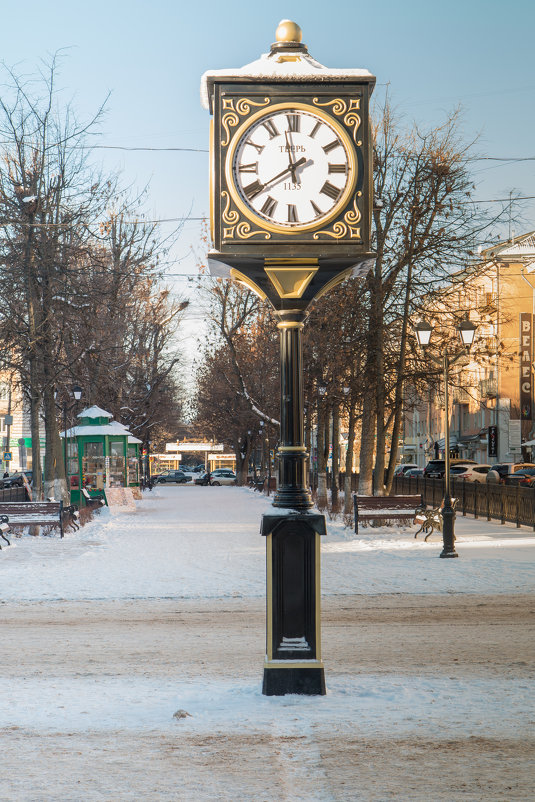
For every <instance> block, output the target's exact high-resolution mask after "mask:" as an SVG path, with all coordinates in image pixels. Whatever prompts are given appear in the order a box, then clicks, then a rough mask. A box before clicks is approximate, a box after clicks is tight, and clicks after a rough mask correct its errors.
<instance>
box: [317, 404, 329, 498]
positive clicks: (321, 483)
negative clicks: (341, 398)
mask: <svg viewBox="0 0 535 802" xmlns="http://www.w3.org/2000/svg"><path fill="white" fill-rule="evenodd" d="M326 417H327V411H326V405H325V399H320V400H319V402H318V440H317V452H318V501H317V505H318V509H320V510H322V509H325V508H326V507H327V460H326V459H325V419H326Z"/></svg>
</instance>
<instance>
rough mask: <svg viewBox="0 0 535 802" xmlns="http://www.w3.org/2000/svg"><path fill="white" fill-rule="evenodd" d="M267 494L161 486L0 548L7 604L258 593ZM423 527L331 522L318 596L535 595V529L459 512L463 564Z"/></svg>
mask: <svg viewBox="0 0 535 802" xmlns="http://www.w3.org/2000/svg"><path fill="white" fill-rule="evenodd" d="M269 510H273V508H272V507H271V504H270V500H269V499H268V498H267V497H265V496H263V495H261V494H259V493H254V492H251V491H250V490H249V489H245V488H237V487H195V486H187V485H185V486H173V487H165V486H161V487H158V488H156V489H154V490H153V491H152V493H145V495H144V499H143V501H142V502H139V503H138V509H137V511H136V513H126V512H115V513H114V512H111V511H110V510H108V509H104V510H102V512H101V513H100V514H99V515H98V516H97V517H96V518H95V520H94V521H93V522H92V523H90V524H89V525H87V526H85V527H83V528H82V529H81V530H80V531H79V532H77V533H68V534H67V535H66V537H65V538H64V539H63V540H60V539H59V538H58V537H40V538H33V537H29V536H25V537H23V538H21V539H17V538H11V543H12V545H11V547H9V548H8V547H6V548H5V549H3V550H2V552H1V553H0V577H1V588H2V592H1V596H2V599H3V600H4V601H36V600H45V599H49V600H52V599H152V598H176V599H188V598H219V597H231V596H247V597H261V596H263V595H264V593H265V543H264V538H262V537H261V536H260V534H259V525H260V517H261V515H262V513H263V512H267V511H269ZM415 531H416V527H414V526H413V527H407V528H404V529H403V528H402V529H399V528H396V527H385V528H372V527H367V528H362V527H361V530H360V533H359V535H358V536H355V535H354V534H353V532H352V531H351V530H350V529H346V528H345V527H344V525H343V523H342V522H341V521H340V520H339V521H328V536H327V537H326V538H325V539H324V541H323V542H322V592H323V594H324V595H326V596H329V595H333V594H353V593H357V594H377V593H515V592H517V593H518V592H530V591H532V590H534V589H535V588H534V579H535V573H534V559H535V535H534V533H533V532H532V531H531V530H529V529H528V528H527V527H522V528H521V529H516V528H515V527H514V526H511V525H506V526H501V525H500V524H499V523H496V522H492V523H488V522H487V521H481V520H477V521H476V520H473V519H472V518H463V517H462V516H459V517H458V518H457V520H456V535H457V542H456V548H457V551H458V553H459V555H460V557H459V559H457V560H440V559H437V558H438V555H439V553H440V551H441V550H442V539H441V536H440V535H437V534H435V535H433V536H432V538H430V540H429V541H428V542H427V543H424V542H423V539H419V540H415V539H414V532H415Z"/></svg>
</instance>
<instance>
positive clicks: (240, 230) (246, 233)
mask: <svg viewBox="0 0 535 802" xmlns="http://www.w3.org/2000/svg"><path fill="white" fill-rule="evenodd" d="M236 234H237V235H238V237H239V238H240V239H250V238H251V237H257V236H258V237H264V239H271V234H270V233H269V232H267V231H259V230H258V229H253V230H252V231H251V226H250V225H249V223H240V224H239V225H238V226H237V227H236Z"/></svg>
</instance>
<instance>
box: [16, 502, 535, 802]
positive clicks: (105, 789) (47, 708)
mask: <svg viewBox="0 0 535 802" xmlns="http://www.w3.org/2000/svg"><path fill="white" fill-rule="evenodd" d="M268 505H269V501H268V500H267V499H264V498H263V497H262V496H260V495H259V494H256V493H252V492H250V491H248V490H244V489H240V488H195V487H176V488H175V487H169V488H160V489H158V490H156V491H154V492H153V494H151V495H148V497H147V498H146V500H144V501H143V502H141V503H140V504H139V505H138V510H137V512H136V513H133V514H127V513H122V514H115V515H111V514H110V513H109V512H107V511H106V512H105V513H104V515H103V516H101V517H100V518H97V519H95V521H94V522H93V523H91V524H90V525H88V526H87V527H85V528H84V529H82V530H81V531H80V532H77V533H73V534H69V535H68V536H67V537H66V538H65V539H64V540H60V539H59V538H57V537H51V538H43V537H41V538H32V537H23V538H20V539H13V541H12V542H13V546H12V547H10V548H6V549H4V550H2V552H0V582H1V590H2V593H1V595H2V598H3V600H4V601H3V603H2V604H1V605H0V644H1V647H0V648H1V657H2V690H1V691H0V750H1V752H0V753H1V755H2V764H3V771H2V772H0V799H1V800H2V802H3V801H4V800H6V802H34V801H35V802H82V801H83V802H93V801H94V802H97V800H98V802H101V801H102V800H106V801H107V802H108V801H109V802H123V800H135V802H141V801H142V802H152V801H153V800H154V802H167V801H168V800H169V802H170V801H171V800H173V801H174V800H179V801H180V802H182V800H183V801H184V802H212V800H213V801H214V802H226V800H228V802H237V800H239V802H253V800H254V802H258V800H260V801H261V802H262V800H264V802H272V801H273V802H275V800H277V802H281V801H282V802H332V800H334V801H335V802H338V801H340V802H356V801H358V800H363V801H364V802H385V800H396V801H397V800H401V801H402V802H405V800H406V801H407V802H430V800H433V802H456V801H457V800H461V799H462V800H463V802H464V800H468V802H476V801H477V802H479V801H481V802H483V800H485V802H492V800H495V801H496V802H498V800H499V801H500V802H503V800H508V802H509V800H511V802H512V801H513V800H524V801H525V800H527V799H529V798H530V793H531V790H532V777H533V758H534V746H535V741H534V738H533V732H534V724H535V710H534V706H533V699H534V698H535V688H534V682H533V679H534V667H533V646H532V644H533V642H535V624H534V621H535V595H533V578H534V569H533V555H534V554H535V539H534V538H533V534H532V533H531V532H530V531H528V530H527V529H522V530H516V529H514V528H513V527H500V526H499V525H496V524H490V525H489V524H487V523H486V522H482V521H473V520H463V519H462V518H460V519H458V521H457V532H458V543H457V545H458V550H459V553H460V555H461V556H460V558H459V559H458V560H452V561H444V560H439V559H438V553H439V551H440V545H441V544H440V539H439V538H436V539H435V540H434V542H432V543H431V542H429V543H427V544H423V543H421V542H417V541H416V542H415V541H414V538H413V536H412V532H411V531H410V530H404V531H401V532H399V531H396V530H395V529H380V530H364V532H363V534H362V535H361V536H359V538H358V539H355V538H354V536H353V535H351V533H349V532H344V530H343V527H342V526H341V525H339V524H336V523H332V522H329V536H328V537H327V538H326V539H325V541H324V542H323V544H322V545H323V549H322V572H323V582H322V585H323V591H324V601H323V610H324V612H323V643H324V659H325V662H326V681H327V688H328V694H327V696H325V697H321V698H317V697H314V698H306V697H294V696H289V697H282V698H275V697H270V698H266V697H263V696H262V694H261V675H262V662H263V650H264V637H265V634H264V633H265V629H264V627H265V621H264V616H265V611H264V573H265V554H264V541H263V538H261V537H260V535H259V533H258V532H259V520H260V515H261V513H262V512H263V510H264V509H267V508H268ZM484 594H485V595H484ZM177 709H182V710H184V711H187V712H188V713H189V714H190V715H189V716H187V717H185V718H181V719H175V718H173V713H174V712H175V711H176V710H177Z"/></svg>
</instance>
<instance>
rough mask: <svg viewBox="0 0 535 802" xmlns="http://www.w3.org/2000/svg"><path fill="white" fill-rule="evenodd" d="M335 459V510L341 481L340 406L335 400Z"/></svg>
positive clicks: (332, 496) (333, 505)
mask: <svg viewBox="0 0 535 802" xmlns="http://www.w3.org/2000/svg"><path fill="white" fill-rule="evenodd" d="M332 443H333V459H332V469H333V475H332V482H331V505H332V508H333V511H336V508H337V506H338V482H339V481H340V407H339V406H338V404H337V403H336V402H335V404H334V407H333V437H332Z"/></svg>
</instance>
